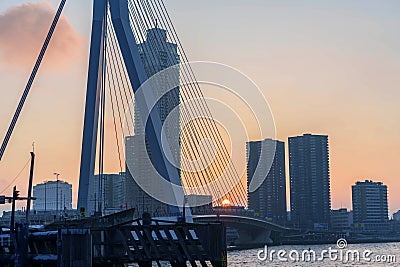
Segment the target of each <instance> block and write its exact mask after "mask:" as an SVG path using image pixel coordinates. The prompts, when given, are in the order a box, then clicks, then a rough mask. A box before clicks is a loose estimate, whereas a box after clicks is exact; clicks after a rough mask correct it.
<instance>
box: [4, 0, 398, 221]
mask: <svg viewBox="0 0 400 267" xmlns="http://www.w3.org/2000/svg"><path fill="white" fill-rule="evenodd" d="M91 2H92V1H72V0H69V1H67V5H66V10H65V16H64V17H63V19H62V20H61V21H60V25H59V26H60V27H58V28H57V30H56V32H55V35H54V39H53V42H52V44H51V46H50V48H49V53H48V54H47V55H46V57H45V58H44V63H43V66H42V68H41V70H40V72H39V75H38V77H37V79H36V80H35V83H34V86H33V88H32V91H31V93H30V95H29V98H28V101H27V102H26V105H25V107H24V110H23V113H22V116H21V118H20V120H19V122H18V125H17V127H16V129H15V132H14V135H13V136H12V139H11V141H10V143H9V146H8V149H7V152H6V154H5V156H4V158H3V160H2V161H1V162H0V192H1V191H4V189H5V187H6V186H7V185H8V184H10V182H11V181H12V180H13V178H14V177H16V175H17V174H18V173H19V172H20V170H21V169H22V168H23V167H24V165H25V163H26V162H27V160H28V159H29V151H30V150H31V149H32V143H33V142H34V143H35V152H36V153H37V164H36V169H35V181H34V182H35V183H39V182H42V181H44V180H51V179H54V176H53V173H54V172H58V173H61V176H60V178H61V179H63V180H66V181H69V182H71V183H72V184H73V190H74V195H75V196H74V199H75V201H76V195H77V186H78V177H79V161H80V150H81V136H82V125H83V109H84V101H85V90H86V76H87V64H88V63H87V61H88V51H89V42H90V28H91V5H92V3H91ZM164 2H165V4H166V6H167V9H168V10H169V12H170V15H171V18H172V20H173V22H174V25H175V27H176V30H177V32H178V34H179V36H180V39H181V41H182V44H183V46H184V48H185V51H186V53H187V54H188V56H189V59H190V60H194V61H198V60H199V61H215V62H219V63H224V64H227V65H230V66H232V67H234V68H236V69H238V70H240V71H241V72H243V73H245V74H246V75H248V76H249V77H250V78H251V79H252V80H253V81H254V82H255V83H256V84H257V85H258V86H259V88H261V90H262V92H263V93H264V95H265V97H266V98H267V100H268V102H269V104H270V107H271V110H272V113H273V115H274V118H275V123H276V131H277V138H278V139H280V140H282V141H285V142H287V138H288V137H289V136H296V135H301V134H303V133H315V134H327V135H328V136H329V146H330V170H331V198H332V208H335V209H337V208H341V207H347V208H351V185H353V184H354V183H355V182H356V181H359V180H365V179H371V180H374V181H382V182H383V183H385V184H386V185H388V188H389V210H390V213H393V212H395V211H397V210H399V209H400V197H399V196H400V172H399V162H400V153H399V151H400V139H399V138H398V137H399V132H400V116H399V115H400V105H399V104H398V102H399V99H400V90H399V89H400V88H399V84H400V75H398V72H399V70H400V49H399V48H400V33H399V31H398V28H399V26H400V17H399V16H398V14H399V13H400V2H399V1H396V0H391V1H390V0H382V1H370V0H347V1H343V0H342V1H317V0H315V1H312V0H304V1H293V0H292V1H289V0H280V1H276V0H275V1H269V0H250V1H240V0H229V1H228V0H218V1H215V0H203V1H194V0H186V1H179V0H164ZM58 3H59V1H53V0H52V1H24V0H2V1H0V81H1V84H0V95H1V97H0V136H1V137H3V136H4V134H5V132H6V130H7V127H8V124H9V122H10V120H11V116H12V114H13V112H14V110H15V108H16V106H17V104H18V100H19V97H20V95H21V93H22V91H23V88H24V86H25V83H26V81H27V78H28V76H29V73H30V71H31V68H32V66H33V64H34V61H35V58H36V55H37V53H38V50H39V49H40V45H41V42H42V40H43V39H44V36H45V34H46V31H47V28H48V25H50V23H51V20H52V16H53V13H54V9H55V7H56V6H57V5H58ZM23 4H24V5H23ZM241 146H243V144H241ZM243 161H244V159H243V160H242V164H243ZM110 166H111V167H110V169H109V171H115V170H113V169H112V168H113V167H112V164H111V165H110ZM27 179H28V170H27V168H25V169H24V171H23V172H21V175H20V176H19V177H18V179H17V180H16V181H15V184H16V185H17V186H18V187H19V188H20V189H21V192H26V183H27V182H26V181H27ZM287 186H288V185H287ZM288 187H289V186H288ZM4 194H11V188H8V189H6V190H5V191H4ZM1 208H8V207H6V206H5V207H0V209H1Z"/></svg>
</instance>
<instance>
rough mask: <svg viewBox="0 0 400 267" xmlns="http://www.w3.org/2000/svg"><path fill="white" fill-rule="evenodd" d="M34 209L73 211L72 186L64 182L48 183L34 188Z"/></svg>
mask: <svg viewBox="0 0 400 267" xmlns="http://www.w3.org/2000/svg"><path fill="white" fill-rule="evenodd" d="M32 195H33V197H35V198H36V199H35V200H33V205H32V208H33V209H34V210H37V211H52V210H53V211H54V210H59V211H62V210H64V209H67V210H71V209H72V185H71V184H69V183H67V182H64V181H61V180H59V181H48V182H44V183H41V184H37V185H35V186H33V191H32Z"/></svg>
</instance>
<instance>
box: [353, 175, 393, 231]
mask: <svg viewBox="0 0 400 267" xmlns="http://www.w3.org/2000/svg"><path fill="white" fill-rule="evenodd" d="M352 201H353V213H354V228H355V230H360V231H374V230H381V229H382V228H385V227H387V222H388V220H389V218H388V201H387V186H386V185H384V184H383V183H382V182H373V181H371V180H365V181H364V182H357V183H356V184H355V185H353V186H352Z"/></svg>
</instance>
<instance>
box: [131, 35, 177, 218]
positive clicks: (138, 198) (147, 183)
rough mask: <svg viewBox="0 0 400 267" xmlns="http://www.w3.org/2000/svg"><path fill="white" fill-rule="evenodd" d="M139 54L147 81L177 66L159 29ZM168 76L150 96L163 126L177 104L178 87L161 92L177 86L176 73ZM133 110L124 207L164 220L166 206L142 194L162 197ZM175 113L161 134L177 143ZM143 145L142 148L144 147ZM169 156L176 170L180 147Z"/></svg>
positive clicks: (142, 129) (174, 54) (172, 46)
mask: <svg viewBox="0 0 400 267" xmlns="http://www.w3.org/2000/svg"><path fill="white" fill-rule="evenodd" d="M139 53H140V56H141V58H142V61H143V64H144V67H145V71H146V73H147V75H148V76H149V77H151V76H152V75H154V74H156V73H158V72H160V71H162V70H164V69H166V68H168V67H171V66H174V65H176V64H178V63H179V55H178V52H177V45H176V44H174V43H170V42H168V41H167V32H166V31H165V30H163V29H160V28H153V29H149V30H148V31H147V35H146V41H145V42H143V43H142V44H139ZM170 73H172V74H174V75H164V76H162V77H161V79H162V83H163V85H161V87H154V88H152V89H153V95H154V96H155V97H157V98H158V97H160V100H159V101H158V102H157V104H156V105H157V106H158V110H159V114H160V118H161V121H162V123H164V122H165V120H166V119H167V117H168V115H169V114H170V113H171V112H172V111H173V110H174V109H175V108H176V107H178V106H179V103H180V89H179V87H175V88H174V89H172V90H171V91H169V92H164V88H163V87H165V85H166V84H171V83H175V84H177V83H178V82H179V69H178V68H176V69H174V70H173V71H172V72H170ZM163 79H164V80H163ZM167 89H169V88H167ZM135 101H136V99H135ZM134 109H135V114H134V120H135V124H134V136H128V137H127V138H126V140H125V146H126V149H125V153H126V165H127V168H126V170H127V175H126V177H127V180H126V203H127V206H128V208H135V209H136V212H137V213H138V215H139V216H141V215H142V213H143V212H148V213H150V214H151V215H152V216H166V215H168V213H169V210H168V205H167V204H165V203H162V202H161V201H159V200H157V199H155V198H153V197H152V196H150V195H149V194H147V193H146V192H145V190H143V187H144V188H146V187H147V188H152V189H153V190H154V191H156V192H157V195H159V196H162V195H163V194H165V192H164V191H163V188H162V185H161V184H160V183H159V182H158V179H159V178H158V177H156V176H157V175H158V174H156V173H154V172H153V171H151V169H152V167H151V165H152V157H151V153H152V152H151V149H150V147H149V145H148V140H147V136H146V134H145V127H144V123H143V122H142V121H141V119H140V113H141V110H140V109H139V107H138V105H135V108H134ZM174 112H177V113H174V114H175V115H176V116H177V118H175V120H174V122H173V123H168V124H166V123H165V124H164V125H163V130H164V131H165V133H166V136H167V138H173V139H174V140H176V138H179V133H180V113H179V110H174ZM142 144H145V146H143V145H142ZM171 152H172V155H173V157H174V160H175V162H176V163H177V167H179V166H180V147H179V145H178V147H176V146H175V147H173V148H172V149H171ZM148 155H149V156H148ZM134 176H135V177H134ZM138 182H139V183H138ZM139 184H140V185H139Z"/></svg>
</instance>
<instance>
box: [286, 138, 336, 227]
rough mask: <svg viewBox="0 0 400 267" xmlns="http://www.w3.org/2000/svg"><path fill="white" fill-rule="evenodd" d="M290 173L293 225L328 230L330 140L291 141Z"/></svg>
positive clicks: (302, 139) (290, 139) (306, 139)
mask: <svg viewBox="0 0 400 267" xmlns="http://www.w3.org/2000/svg"><path fill="white" fill-rule="evenodd" d="M289 172H290V208H291V220H292V223H293V224H295V225H296V226H298V227H303V228H314V227H316V226H317V227H318V228H327V227H328V226H329V223H330V211H331V198H330V174H329V146H328V136H326V135H311V134H305V135H303V136H296V137H290V138H289ZM321 225H325V227H321Z"/></svg>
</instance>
